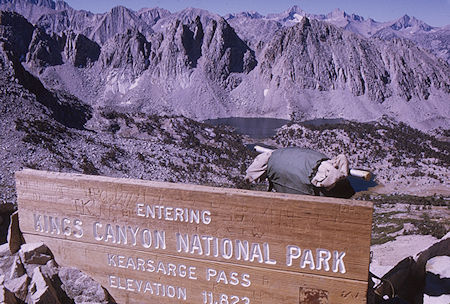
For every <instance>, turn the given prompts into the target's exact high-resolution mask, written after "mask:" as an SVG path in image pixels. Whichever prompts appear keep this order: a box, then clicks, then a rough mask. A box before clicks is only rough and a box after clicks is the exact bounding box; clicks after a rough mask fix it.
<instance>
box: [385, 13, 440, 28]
mask: <svg viewBox="0 0 450 304" xmlns="http://www.w3.org/2000/svg"><path fill="white" fill-rule="evenodd" d="M412 27H416V28H419V29H421V30H424V31H431V30H432V29H433V27H432V26H430V25H428V24H426V23H425V22H423V21H421V20H419V19H417V18H415V17H410V16H408V15H406V14H405V15H403V16H402V17H400V18H399V19H398V20H397V21H396V22H394V24H392V25H391V28H392V29H394V30H397V31H399V30H404V29H407V28H412Z"/></svg>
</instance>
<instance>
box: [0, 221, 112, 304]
mask: <svg viewBox="0 0 450 304" xmlns="http://www.w3.org/2000/svg"><path fill="white" fill-rule="evenodd" d="M13 217H16V219H12V220H11V223H12V224H11V225H10V229H9V233H8V235H10V236H11V237H10V238H9V242H8V243H5V244H3V245H0V303H6V304H15V303H25V304H62V303H75V304H76V303H101V304H106V303H115V302H114V300H113V299H112V298H111V296H110V295H109V293H108V292H107V291H106V290H105V289H104V288H103V287H102V286H101V285H100V284H98V283H97V282H95V281H94V280H93V279H92V278H90V277H89V276H88V275H86V274H85V273H83V272H81V271H80V270H78V269H74V268H70V267H61V266H59V265H58V264H57V263H56V261H55V260H54V257H53V254H52V252H51V251H50V249H49V248H48V247H47V246H46V245H45V244H43V243H30V244H25V243H23V237H22V235H21V234H20V233H19V232H18V231H17V230H18V227H15V226H16V225H18V222H17V220H18V219H17V214H15V216H13ZM17 245H19V247H17ZM16 247H17V248H16ZM15 250H17V252H14V251H15Z"/></svg>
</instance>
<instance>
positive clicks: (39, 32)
mask: <svg viewBox="0 0 450 304" xmlns="http://www.w3.org/2000/svg"><path fill="white" fill-rule="evenodd" d="M0 9H3V10H8V11H15V12H17V13H19V14H22V15H23V16H24V17H25V19H27V20H28V23H27V22H26V21H22V22H23V23H24V24H25V23H27V25H23V26H24V27H27V28H29V31H28V32H27V33H24V35H25V36H24V37H23V38H22V39H23V41H24V42H23V45H22V46H20V47H21V48H22V49H21V50H20V51H19V52H18V53H17V56H18V58H17V59H18V60H19V61H20V63H21V65H22V66H23V67H24V68H25V69H26V70H27V71H29V72H30V73H31V74H33V75H34V76H35V77H36V78H38V79H39V80H40V81H41V82H42V83H43V85H44V86H45V87H46V88H49V89H52V90H56V91H62V92H66V93H67V94H69V95H73V96H75V97H77V98H78V99H79V100H81V101H82V102H84V103H85V104H88V105H89V106H91V107H93V109H102V108H113V109H114V110H118V111H125V112H127V113H129V112H144V113H147V114H167V115H183V116H186V117H189V118H193V119H197V120H202V119H207V118H216V117H231V116H241V117H277V118H290V117H292V116H295V117H296V118H300V117H301V118H303V119H314V118H317V117H325V118H333V117H341V118H346V119H356V120H360V121H370V120H376V119H378V118H380V117H381V116H383V115H387V116H390V117H393V118H395V119H396V120H398V121H403V122H406V123H407V124H409V125H412V126H414V127H417V128H421V129H423V130H429V129H434V128H437V127H441V128H444V129H445V128H448V125H449V123H448V122H449V120H448V117H449V116H450V113H449V107H448V99H449V92H450V81H449V75H450V68H449V65H448V62H446V61H445V60H444V61H443V60H439V59H438V58H436V55H438V56H440V57H442V58H446V56H447V55H446V54H447V51H448V41H449V39H447V38H448V33H449V31H448V28H446V27H444V28H433V27H431V26H428V25H426V24H425V23H423V22H421V21H419V20H417V19H415V18H410V17H408V16H404V17H402V18H400V19H399V20H397V21H395V22H387V23H380V22H376V21H374V20H371V19H369V20H365V19H364V18H362V17H360V16H357V15H349V14H347V13H345V12H342V11H340V10H336V11H333V12H332V13H330V14H328V15H310V14H307V13H306V12H304V11H302V10H301V9H300V8H298V7H293V8H292V9H290V10H288V11H286V12H284V13H281V14H272V15H268V16H262V15H260V14H258V13H239V14H233V15H227V16H225V17H224V18H223V17H221V16H218V15H216V14H213V13H210V12H207V11H204V10H200V9H194V8H190V9H185V10H183V11H180V12H176V13H171V12H169V11H167V10H164V9H160V8H153V9H141V10H139V11H137V12H135V11H132V10H130V9H127V8H125V7H121V6H119V7H115V8H113V9H111V10H110V11H109V12H106V13H103V14H93V13H90V12H86V11H82V10H81V11H79V10H75V9H73V8H71V7H70V6H69V5H68V4H66V3H65V2H63V1H56V2H55V1H51V0H47V1H36V0H1V1H0ZM5 16H6V15H5ZM5 20H6V19H5ZM2 24H3V27H5V26H9V27H12V30H13V31H16V28H15V27H14V26H15V25H11V24H7V22H6V21H2ZM21 26H22V25H21ZM30 26H31V27H30ZM30 31H31V32H32V33H31V34H30ZM419 36H420V37H422V38H421V41H426V42H423V43H422V42H420V41H417V39H419V38H417V37H419ZM421 45H427V46H428V47H429V46H433V47H432V49H431V50H425V49H424V48H423V47H421ZM431 52H434V54H432V53H431ZM95 111H96V110H95Z"/></svg>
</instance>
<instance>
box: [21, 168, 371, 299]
mask: <svg viewBox="0 0 450 304" xmlns="http://www.w3.org/2000/svg"><path fill="white" fill-rule="evenodd" d="M16 180H17V192H18V205H19V216H20V225H21V230H22V231H23V232H24V235H25V239H26V240H27V241H36V240H44V241H45V242H46V243H48V244H49V247H50V248H51V249H52V250H53V251H54V253H55V256H56V257H57V261H58V262H59V263H61V264H63V265H71V266H75V267H79V268H80V269H82V270H84V271H86V272H87V273H89V274H90V275H92V276H93V277H94V278H96V279H98V280H99V281H100V282H102V283H103V284H104V285H105V286H106V287H107V288H108V287H109V288H108V290H109V291H110V292H111V294H112V295H113V296H114V297H115V298H116V299H120V301H121V302H124V303H132V302H133V299H136V301H142V300H143V299H146V298H148V299H150V298H152V296H151V294H149V292H147V293H142V292H135V291H131V290H130V289H133V288H129V290H126V289H127V288H125V290H122V289H119V287H117V286H121V285H120V284H119V283H118V282H122V283H123V282H127V281H123V280H122V281H120V280H121V279H120V278H123V279H124V280H126V278H128V279H129V280H130V281H128V282H130V284H137V283H136V280H138V281H139V280H141V281H142V280H144V281H148V282H154V283H157V284H166V286H183V288H186V290H187V291H189V295H190V296H189V298H186V302H187V303H209V301H210V300H211V298H210V297H211V294H210V292H212V293H214V296H213V301H212V303H211V304H219V303H221V302H220V299H218V298H217V297H218V296H219V294H228V295H236V296H238V297H239V302H236V303H245V301H247V300H246V299H245V300H243V298H242V297H247V298H248V299H249V300H251V303H299V301H300V300H299V299H304V298H307V297H308V295H310V294H311V292H312V294H315V296H316V297H319V298H320V297H322V298H323V299H324V298H325V297H326V298H327V299H328V301H329V303H364V302H365V300H364V297H365V292H366V288H367V277H368V268H369V247H370V232H371V223H372V205H371V204H370V203H367V202H359V201H350V200H340V199H331V198H318V197H310V196H297V195H287V194H276V193H263V192H253V191H245V190H236V189H221V188H212V187H203V186H194V185H180V184H170V183H159V182H148V181H139V180H129V179H113V178H106V177H93V176H84V175H76V174H59V173H49V172H41V171H34V170H24V171H21V172H18V173H16ZM108 254H110V256H111V255H113V256H114V257H115V258H116V259H117V257H118V256H120V257H124V259H125V257H133V258H132V259H131V260H130V262H129V263H131V264H130V265H129V267H128V268H123V267H112V266H110V265H108V259H107V256H108ZM138 258H139V261H140V262H142V261H148V260H151V261H156V260H161V261H163V263H166V264H167V263H171V264H173V265H185V266H188V265H190V266H191V267H193V268H195V271H196V275H197V277H196V279H195V280H194V279H186V278H180V277H176V276H164V275H161V274H160V273H158V274H156V273H155V272H149V271H137V270H134V269H130V267H131V268H133V265H132V261H133V260H134V261H135V263H137V262H136V261H137V259H138ZM109 262H110V264H111V263H112V261H111V260H109ZM116 263H119V261H116ZM122 266H123V265H122ZM149 267H150V266H149ZM153 267H154V265H153ZM140 268H143V267H140ZM208 269H211V270H210V271H211V273H210V277H209V279H210V281H208V280H207V279H208V277H207V274H208ZM213 270H223V271H224V274H221V277H219V274H216V275H215V277H216V279H217V278H219V282H214V276H212V274H213V273H214V271H213ZM231 273H237V274H235V276H239V275H241V276H242V275H243V274H246V275H247V276H245V278H242V277H241V280H240V283H239V284H237V285H233V284H231V283H230V282H229V281H230V277H229V276H230V275H231ZM108 276H112V277H113V279H111V277H110V279H109V280H108ZM227 276H228V277H227ZM232 280H233V282H234V283H236V280H237V279H236V278H233V279H232ZM242 280H244V281H245V282H247V281H248V282H249V283H250V286H242ZM226 281H227V282H228V284H225V282H226ZM249 283H244V285H246V284H249ZM118 284H119V285H118ZM170 284H172V285H170ZM122 287H123V286H122ZM171 290H172V289H171ZM314 290H316V291H317V290H322V292H319V291H317V292H314ZM202 292H203V294H202ZM255 294H256V295H258V296H257V297H255ZM249 295H251V296H249ZM260 295H261V296H260ZM149 296H150V297H149ZM153 297H154V299H155V301H157V302H158V303H171V302H173V301H174V299H172V298H170V297H169V295H166V296H165V297H160V299H158V296H155V294H154V295H153ZM237 299H238V298H233V301H234V300H237ZM274 299H279V300H277V301H274ZM218 300H219V301H218ZM216 301H217V303H215V302H216ZM223 301H224V303H225V300H223ZM229 302H230V303H232V300H231V299H230V300H229Z"/></svg>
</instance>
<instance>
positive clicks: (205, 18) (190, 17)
mask: <svg viewBox="0 0 450 304" xmlns="http://www.w3.org/2000/svg"><path fill="white" fill-rule="evenodd" d="M221 19H223V18H222V17H221V16H219V15H217V14H213V13H211V12H209V11H207V10H204V9H199V8H192V7H190V8H185V9H183V10H181V11H179V12H177V13H174V14H171V15H167V16H164V17H162V18H161V19H160V20H158V22H157V23H156V24H155V25H154V26H153V27H152V28H153V30H154V31H156V32H164V31H165V30H166V29H167V28H169V27H172V26H173V24H175V23H176V22H175V21H176V20H179V22H180V23H181V24H185V25H192V24H195V23H196V22H197V21H196V20H199V21H200V22H201V24H202V25H203V27H206V26H207V25H208V23H209V22H210V21H211V20H216V21H218V20H221Z"/></svg>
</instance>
